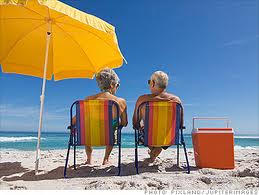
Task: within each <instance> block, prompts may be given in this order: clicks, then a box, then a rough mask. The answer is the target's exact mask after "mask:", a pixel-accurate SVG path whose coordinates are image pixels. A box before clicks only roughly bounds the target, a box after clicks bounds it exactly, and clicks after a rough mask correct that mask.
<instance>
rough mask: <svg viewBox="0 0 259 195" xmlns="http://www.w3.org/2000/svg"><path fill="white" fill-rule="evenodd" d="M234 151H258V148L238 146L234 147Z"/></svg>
mask: <svg viewBox="0 0 259 195" xmlns="http://www.w3.org/2000/svg"><path fill="white" fill-rule="evenodd" d="M234 148H235V150H244V149H247V150H257V149H259V146H239V145H235V147H234Z"/></svg>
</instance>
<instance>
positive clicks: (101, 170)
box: [0, 161, 197, 181]
mask: <svg viewBox="0 0 259 195" xmlns="http://www.w3.org/2000/svg"><path fill="white" fill-rule="evenodd" d="M2 164H3V163H2ZM12 164H13V163H10V164H9V165H6V166H8V167H9V168H8V169H9V170H10V171H9V172H8V171H7V170H6V171H7V172H3V173H2V171H1V176H10V175H12V174H14V173H17V172H25V171H26V172H25V173H24V174H22V175H21V176H13V177H4V178H3V180H4V181H17V180H23V181H40V180H55V179H64V177H63V171H64V166H60V167H57V168H55V169H53V170H51V171H49V172H46V173H44V172H43V171H40V174H39V175H35V174H34V170H28V169H25V168H23V167H21V163H18V162H17V163H16V164H13V165H14V167H15V169H13V167H12ZM0 170H1V169H0ZM164 170H165V172H167V173H169V172H182V173H185V174H187V173H186V171H187V169H186V168H182V167H181V168H179V167H177V166H176V165H172V166H171V167H167V168H165V169H164ZM194 170H197V168H196V167H191V171H194ZM117 171H118V169H117V167H115V166H113V165H112V166H109V167H101V166H88V165H84V164H80V165H77V169H76V170H74V169H73V166H71V167H69V168H68V169H67V178H84V177H88V178H89V177H111V176H116V175H117V173H118V172H117ZM145 172H149V173H157V172H161V171H160V170H159V166H158V165H153V166H145V165H144V164H143V161H139V173H140V174H141V173H145ZM130 175H136V169H135V163H134V162H132V163H128V164H122V165H121V175H120V176H130Z"/></svg>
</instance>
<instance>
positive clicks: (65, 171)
mask: <svg viewBox="0 0 259 195" xmlns="http://www.w3.org/2000/svg"><path fill="white" fill-rule="evenodd" d="M70 146H71V145H70V142H69V143H68V149H67V158H66V163H65V167H64V177H65V178H66V176H67V164H68V158H69V151H70Z"/></svg>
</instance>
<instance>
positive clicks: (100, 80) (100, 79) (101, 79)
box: [96, 68, 120, 91]
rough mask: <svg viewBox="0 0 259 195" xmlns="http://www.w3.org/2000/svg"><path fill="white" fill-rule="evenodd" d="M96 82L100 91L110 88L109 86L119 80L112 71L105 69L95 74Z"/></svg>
mask: <svg viewBox="0 0 259 195" xmlns="http://www.w3.org/2000/svg"><path fill="white" fill-rule="evenodd" d="M96 81H97V84H98V86H99V88H100V90H101V91H106V90H108V89H110V88H111V84H117V83H119V81H120V79H119V77H118V75H117V74H116V73H115V71H114V70H112V69H109V68H105V69H103V70H102V71H100V72H99V73H97V74H96Z"/></svg>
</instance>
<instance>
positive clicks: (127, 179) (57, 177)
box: [0, 148, 259, 190]
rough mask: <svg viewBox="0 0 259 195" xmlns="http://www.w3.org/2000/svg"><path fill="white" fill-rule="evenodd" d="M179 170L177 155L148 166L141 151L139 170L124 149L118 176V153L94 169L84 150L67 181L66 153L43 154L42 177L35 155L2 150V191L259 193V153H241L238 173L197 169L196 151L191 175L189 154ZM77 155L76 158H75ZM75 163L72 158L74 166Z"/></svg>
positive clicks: (169, 153) (97, 158) (96, 155)
mask: <svg viewBox="0 0 259 195" xmlns="http://www.w3.org/2000/svg"><path fill="white" fill-rule="evenodd" d="M180 152H181V153H180V166H181V168H178V167H176V150H175V148H169V149H168V150H166V151H163V152H162V153H161V155H160V157H159V158H158V159H157V160H156V162H155V163H154V165H153V166H143V160H144V159H145V158H147V156H148V155H147V149H146V148H141V149H139V161H140V162H139V166H140V167H139V171H140V174H139V175H136V171H135V167H134V149H133V148H123V149H122V172H121V176H117V175H116V174H117V154H118V150H117V148H114V150H113V152H112V154H111V159H110V160H111V165H109V166H101V162H102V157H103V155H104V150H94V152H93V161H94V165H92V166H87V165H84V162H85V158H86V157H85V153H84V150H83V149H79V150H78V151H77V170H73V168H72V167H69V168H68V172H67V176H68V178H67V179H64V178H63V169H64V163H65V156H66V150H49V151H42V153H41V160H40V170H41V172H40V175H37V176H35V175H34V171H33V170H34V161H35V152H32V151H11V150H10V151H8V150H0V189H17V190H18V189H87V190H91V189H93V190H95V189H103V190H104V189H139V190H146V189H147V190H154V189H158V190H162V189H165V190H166V189H167V190H172V189H184V190H188V189H189V190H191V189H192V190H194V189H225V190H231V189H232V190H240V189H259V150H255V149H236V150H235V162H236V168H235V169H234V170H217V169H210V168H204V169H197V168H196V167H195V162H194V156H193V150H192V149H188V155H189V160H190V166H191V174H187V173H186V169H185V168H184V167H183V166H185V158H184V155H183V150H180ZM72 154H73V153H72ZM72 162H73V155H70V161H69V165H70V166H71V165H72Z"/></svg>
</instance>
